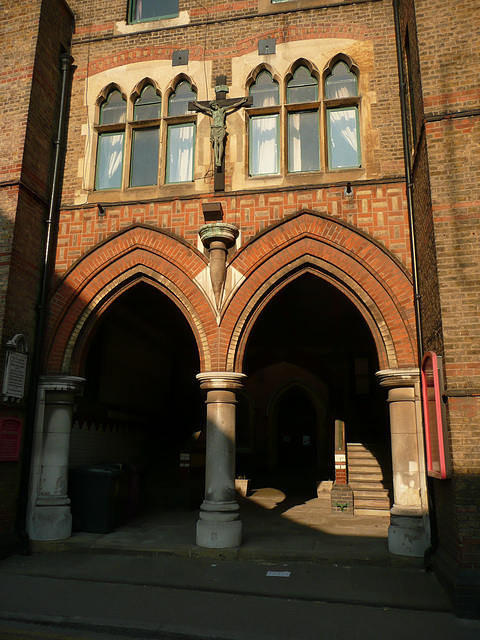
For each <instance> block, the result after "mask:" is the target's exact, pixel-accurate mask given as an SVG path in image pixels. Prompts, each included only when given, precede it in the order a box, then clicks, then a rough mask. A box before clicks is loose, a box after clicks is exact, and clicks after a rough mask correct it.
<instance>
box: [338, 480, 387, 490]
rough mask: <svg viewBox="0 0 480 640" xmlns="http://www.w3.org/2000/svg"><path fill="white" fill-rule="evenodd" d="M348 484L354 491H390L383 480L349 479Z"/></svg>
mask: <svg viewBox="0 0 480 640" xmlns="http://www.w3.org/2000/svg"><path fill="white" fill-rule="evenodd" d="M348 484H349V485H350V486H351V487H352V489H353V490H354V491H388V489H389V487H388V486H385V484H384V483H383V482H381V481H378V482H376V481H375V482H357V481H355V480H352V479H349V481H348Z"/></svg>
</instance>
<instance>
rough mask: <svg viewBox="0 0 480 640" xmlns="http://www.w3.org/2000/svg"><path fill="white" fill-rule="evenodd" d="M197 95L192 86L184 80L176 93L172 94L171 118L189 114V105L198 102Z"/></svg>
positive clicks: (169, 102)
mask: <svg viewBox="0 0 480 640" xmlns="http://www.w3.org/2000/svg"><path fill="white" fill-rule="evenodd" d="M196 99H197V94H196V93H195V92H194V91H192V87H191V86H190V84H189V83H188V82H187V81H186V80H184V81H183V82H180V84H178V85H177V88H176V90H175V93H172V95H171V96H170V99H169V101H168V115H169V116H184V115H186V114H187V113H188V103H189V102H190V101H193V100H196Z"/></svg>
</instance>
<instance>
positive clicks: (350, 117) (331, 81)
mask: <svg viewBox="0 0 480 640" xmlns="http://www.w3.org/2000/svg"><path fill="white" fill-rule="evenodd" d="M358 104H359V101H358V88H357V76H356V75H355V73H353V72H352V71H351V70H350V69H349V68H348V65H347V64H346V63H345V62H337V64H336V65H335V66H334V67H333V69H332V71H331V73H330V74H329V75H328V76H327V78H326V79H325V107H326V122H327V140H328V166H329V168H330V169H346V168H353V167H359V166H360V163H361V155H360V127H359V115H358Z"/></svg>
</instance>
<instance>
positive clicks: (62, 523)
mask: <svg viewBox="0 0 480 640" xmlns="http://www.w3.org/2000/svg"><path fill="white" fill-rule="evenodd" d="M71 535H72V514H71V513H70V506H69V505H52V506H47V505H35V507H34V508H33V513H32V517H31V521H30V526H29V536H30V538H31V539H32V540H44V541H50V540H51V541H53V540H66V539H67V538H70V536H71Z"/></svg>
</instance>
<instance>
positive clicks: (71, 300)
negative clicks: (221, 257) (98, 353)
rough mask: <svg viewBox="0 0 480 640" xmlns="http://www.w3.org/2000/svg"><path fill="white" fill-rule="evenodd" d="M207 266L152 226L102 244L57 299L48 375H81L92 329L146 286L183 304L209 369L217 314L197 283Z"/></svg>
mask: <svg viewBox="0 0 480 640" xmlns="http://www.w3.org/2000/svg"><path fill="white" fill-rule="evenodd" d="M205 266H206V259H205V257H204V256H203V255H202V254H201V253H200V252H199V251H197V250H196V249H195V248H193V247H191V246H190V245H189V244H188V243H186V242H185V241H182V240H181V239H179V238H176V237H174V236H173V235H172V234H169V233H167V232H164V231H160V230H156V229H152V228H149V227H146V226H133V227H130V228H128V229H126V230H124V231H122V232H120V233H118V234H116V235H115V236H113V237H110V238H109V239H108V240H106V241H105V242H103V243H101V244H100V245H97V246H96V247H95V248H93V249H92V250H91V251H89V252H88V253H86V254H85V255H84V256H83V257H82V258H80V259H79V260H78V262H77V263H75V264H74V265H73V266H72V267H71V268H70V269H69V270H68V271H67V273H66V274H65V275H64V276H63V278H62V279H61V280H60V282H59V283H58V286H57V287H56V289H55V291H54V293H53V295H52V298H51V302H50V309H51V313H50V317H49V324H48V334H47V358H46V369H47V372H48V373H64V374H66V373H72V372H78V371H79V370H80V366H81V362H82V358H83V355H82V354H83V353H84V351H85V347H86V346H87V345H88V342H89V333H90V332H91V329H92V328H93V327H94V326H95V325H96V323H97V322H98V321H99V319H100V318H101V317H102V316H103V314H104V312H105V311H106V309H107V308H108V307H109V306H110V304H112V302H114V301H115V300H116V299H117V298H118V297H119V296H120V295H121V294H122V293H124V292H125V291H126V290H127V289H129V288H131V287H132V286H135V285H136V284H137V283H139V282H140V281H143V282H147V283H148V284H150V285H152V286H154V287H156V288H157V289H159V290H160V291H162V293H164V294H165V295H166V296H167V297H169V298H170V299H171V300H172V301H173V302H174V303H175V304H176V305H177V307H178V308H179V310H180V312H181V313H183V315H184V316H185V318H186V320H187V321H188V323H189V325H190V327H191V329H192V332H193V334H194V336H195V340H196V343H197V346H198V351H199V359H200V365H201V367H202V369H206V370H208V369H209V368H210V367H211V354H210V349H209V339H208V332H209V330H208V329H207V327H208V326H213V325H215V322H214V320H213V317H214V311H213V309H212V306H211V304H210V302H209V301H208V300H207V298H206V297H205V295H204V292H203V291H202V290H201V288H200V287H199V286H198V285H197V284H196V283H195V281H194V279H195V277H196V276H197V275H198V274H199V273H200V272H201V271H202V270H204V269H205ZM210 330H211V329H210Z"/></svg>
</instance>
